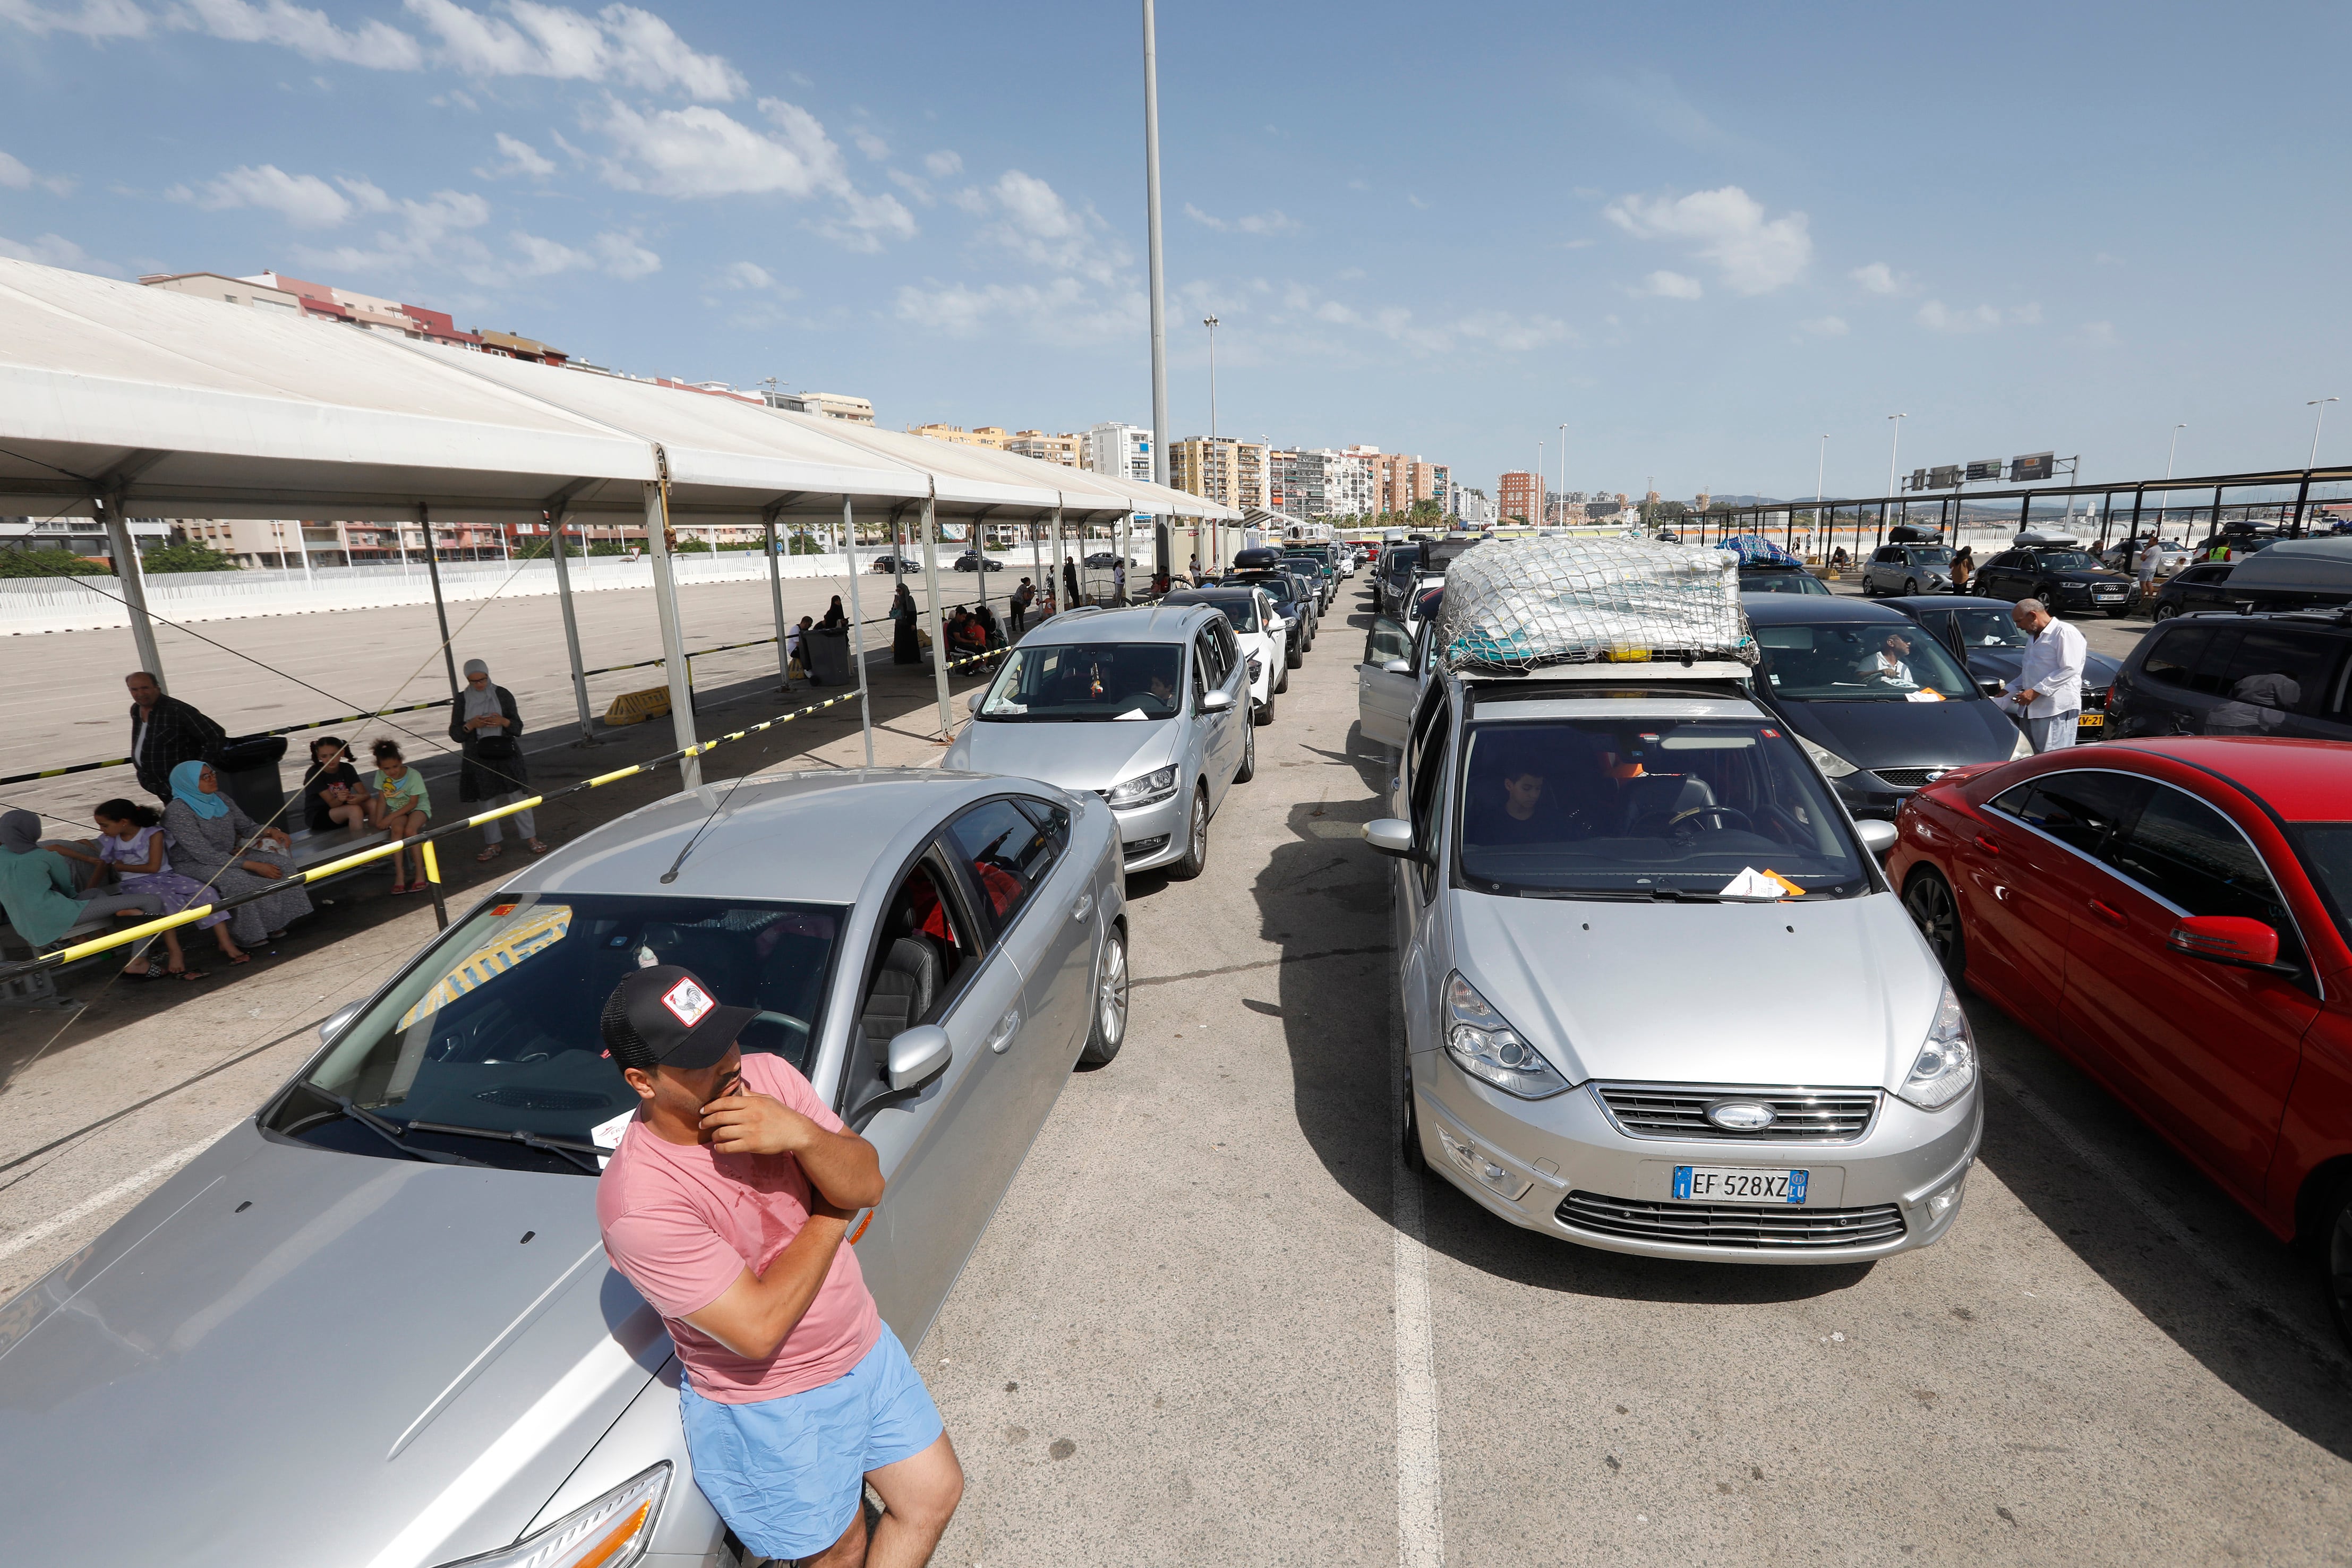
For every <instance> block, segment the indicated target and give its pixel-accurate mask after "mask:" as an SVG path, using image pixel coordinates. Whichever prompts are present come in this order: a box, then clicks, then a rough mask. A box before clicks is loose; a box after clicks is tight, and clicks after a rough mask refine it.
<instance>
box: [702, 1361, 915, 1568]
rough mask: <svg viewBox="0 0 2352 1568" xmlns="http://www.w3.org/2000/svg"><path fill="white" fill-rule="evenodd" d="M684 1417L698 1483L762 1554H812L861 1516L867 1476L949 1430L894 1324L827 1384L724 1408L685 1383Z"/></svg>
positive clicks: (737, 1534) (722, 1515) (729, 1522)
mask: <svg viewBox="0 0 2352 1568" xmlns="http://www.w3.org/2000/svg"><path fill="white" fill-rule="evenodd" d="M677 1404H678V1414H679V1416H681V1417H682V1418H683V1419H684V1421H685V1423H686V1451H687V1454H688V1458H691V1459H692V1460H693V1461H694V1480H695V1484H696V1485H697V1486H699V1487H700V1488H701V1489H702V1495H703V1496H705V1497H707V1498H709V1500H710V1506H711V1507H713V1508H715V1509H717V1510H718V1511H719V1518H721V1519H723V1520H725V1521H727V1527H728V1528H729V1529H730V1530H732V1531H734V1532H735V1537H736V1539H737V1540H739V1541H740V1542H742V1543H743V1544H744V1545H745V1546H747V1547H749V1548H751V1551H753V1552H757V1553H758V1554H759V1555H761V1556H762V1557H782V1558H784V1559H786V1560H788V1561H789V1560H790V1559H793V1558H796V1557H813V1556H814V1555H815V1554H816V1553H818V1552H822V1551H824V1549H825V1548H826V1547H828V1546H830V1545H832V1544H833V1543H834V1542H836V1541H838V1540H840V1539H841V1535H842V1532H843V1531H845V1530H847V1529H848V1528H849V1521H851V1520H853V1519H855V1518H856V1517H857V1511H858V1509H859V1507H860V1506H862V1505H863V1503H864V1500H865V1496H866V1484H865V1478H866V1472H868V1471H869V1470H878V1469H881V1468H882V1467H883V1466H885V1465H895V1464H897V1463H898V1461H899V1460H900V1459H910V1458H914V1457H915V1456H916V1455H917V1454H919V1453H921V1452H922V1451H923V1450H924V1449H925V1448H929V1447H930V1446H931V1445H932V1444H933V1443H936V1442H938V1441H939V1439H940V1433H941V1432H943V1431H944V1430H946V1428H945V1427H943V1426H942V1425H941V1423H940V1412H939V1406H935V1405H933V1404H932V1403H931V1396H930V1391H929V1389H926V1388H925V1387H924V1386H923V1380H922V1378H921V1377H920V1376H919V1375H918V1374H917V1373H916V1371H915V1366H914V1364H913V1363H912V1362H910V1361H908V1359H907V1350H906V1347H905V1346H904V1345H902V1344H900V1343H898V1335H897V1334H894V1333H891V1332H890V1325H889V1324H888V1323H884V1324H883V1325H882V1337H881V1338H879V1339H877V1340H876V1341H875V1342H874V1348H873V1349H872V1350H869V1351H867V1352H866V1357H865V1359H864V1360H862V1361H860V1362H859V1363H858V1364H856V1366H853V1367H851V1368H850V1369H849V1370H848V1371H847V1372H845V1373H843V1374H842V1375H840V1376H839V1377H836V1378H835V1379H834V1380H833V1381H832V1382H831V1383H828V1384H826V1385H824V1386H823V1387H821V1388H810V1389H804V1390H803V1391H802V1392H801V1393H798V1394H787V1395H785V1396H783V1397H782V1398H781V1399H762V1400H759V1401H757V1402H755V1403H752V1404H750V1405H722V1404H720V1403H719V1402H718V1401H717V1400H715V1399H705V1398H704V1397H702V1396H700V1395H699V1394H697V1393H696V1392H695V1391H694V1389H693V1386H692V1385H690V1384H689V1383H688V1381H687V1380H686V1379H685V1378H683V1377H681V1378H680V1379H679V1380H678V1387H677Z"/></svg>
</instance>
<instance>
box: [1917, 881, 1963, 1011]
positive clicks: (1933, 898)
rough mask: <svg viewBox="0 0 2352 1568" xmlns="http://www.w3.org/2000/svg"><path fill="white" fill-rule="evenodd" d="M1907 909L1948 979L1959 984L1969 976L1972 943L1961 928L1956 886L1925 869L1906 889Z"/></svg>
mask: <svg viewBox="0 0 2352 1568" xmlns="http://www.w3.org/2000/svg"><path fill="white" fill-rule="evenodd" d="M1903 908H1904V911H1905V913H1906V914H1908V915H1910V916H1911V923H1912V924H1913V925H1916V926H1917V927H1918V928H1919V935H1920V936H1921V937H1922V938H1924V939H1925V940H1926V942H1927V951H1929V952H1930V953H1933V954H1934V955H1935V956H1936V962H1937V963H1938V964H1940V965H1942V966H1943V969H1944V974H1945V977H1947V978H1948V979H1950V980H1951V981H1953V982H1954V983H1955V984H1957V983H1958V981H1959V980H1960V978H1961V977H1963V976H1965V975H1966V974H1967V973H1968V968H1969V944H1968V936H1967V934H1966V933H1964V932H1963V931H1962V930H1961V929H1960V901H1959V899H1958V896H1957V895H1956V894H1953V892H1952V884H1951V883H1948V882H1946V881H1945V880H1944V873H1941V872H1939V871H1937V869H1936V868H1935V867H1933V866H1921V867H1920V868H1919V869H1918V870H1917V871H1915V872H1913V873H1911V881H1910V882H1909V883H1908V884H1906V886H1905V887H1904V889H1903Z"/></svg>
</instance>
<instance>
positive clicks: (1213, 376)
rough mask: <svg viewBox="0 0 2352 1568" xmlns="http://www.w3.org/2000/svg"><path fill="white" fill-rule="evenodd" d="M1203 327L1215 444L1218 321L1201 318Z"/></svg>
mask: <svg viewBox="0 0 2352 1568" xmlns="http://www.w3.org/2000/svg"><path fill="white" fill-rule="evenodd" d="M1201 325H1202V326H1203V327H1206V328H1207V329H1209V440H1210V441H1211V442H1212V443H1213V442H1214V441H1215V440H1216V439H1217V319H1216V318H1215V317H1214V316H1203V317H1202V318H1201ZM1201 466H1202V467H1203V468H1206V467H1207V466H1208V460H1207V457H1206V455H1203V456H1202V463H1201ZM1201 477H1202V480H1203V481H1205V480H1206V479H1207V478H1208V476H1207V475H1206V474H1203V475H1202V476H1201ZM1203 493H1204V494H1205V492H1203ZM1221 498H1222V497H1221Z"/></svg>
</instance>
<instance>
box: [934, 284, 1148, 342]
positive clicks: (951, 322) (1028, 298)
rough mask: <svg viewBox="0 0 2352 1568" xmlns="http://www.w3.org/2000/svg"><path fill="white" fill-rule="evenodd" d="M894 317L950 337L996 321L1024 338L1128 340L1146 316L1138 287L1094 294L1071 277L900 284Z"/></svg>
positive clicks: (968, 334)
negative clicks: (1029, 281) (1044, 280)
mask: <svg viewBox="0 0 2352 1568" xmlns="http://www.w3.org/2000/svg"><path fill="white" fill-rule="evenodd" d="M897 314H898V319H900V320H901V321H905V322H908V323H909V324H911V325H913V326H917V327H921V328H924V329H928V330H930V331H935V332H939V333H941V334H944V335H945V336H947V337H950V338H971V337H976V336H978V335H979V334H980V333H982V331H984V330H986V329H988V327H989V326H990V325H991V324H992V323H994V322H998V321H1003V322H1007V323H1010V324H1012V325H1013V326H1015V327H1016V328H1018V329H1020V331H1021V333H1022V335H1023V336H1024V338H1033V339H1042V340H1045V341H1048V342H1057V343H1069V344H1091V343H1102V342H1116V341H1119V340H1132V338H1133V336H1134V334H1136V333H1137V332H1139V331H1141V330H1142V329H1143V328H1144V325H1145V323H1146V322H1147V321H1148V320H1149V319H1150V311H1149V310H1148V308H1146V306H1145V304H1144V299H1143V294H1142V291H1141V290H1139V289H1131V288H1130V289H1123V290H1119V291H1118V292H1115V293H1114V294H1113V295H1112V296H1111V297H1110V298H1108V299H1098V298H1096V297H1095V296H1093V295H1092V294H1090V293H1089V292H1088V291H1087V287H1086V286H1085V285H1084V284H1082V283H1080V282H1079V281H1078V280H1077V279H1076V278H1075V277H1057V278H1055V279H1054V280H1053V281H1052V282H1050V283H1047V284H1045V285H1043V286H1039V285H1036V284H1010V285H1008V284H1001V283H992V284H989V285H987V286H986V287H981V288H974V287H971V286H970V285H968V284H962V283H951V284H946V285H940V284H938V283H930V284H929V285H928V286H927V287H913V286H912V285H908V286H907V287H901V288H900V289H899V290H898V309H897Z"/></svg>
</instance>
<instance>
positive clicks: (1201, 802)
mask: <svg viewBox="0 0 2352 1568" xmlns="http://www.w3.org/2000/svg"><path fill="white" fill-rule="evenodd" d="M1208 863H1209V791H1208V790H1207V789H1205V788H1203V789H1195V790H1194V791H1192V821H1190V822H1189V823H1188V824H1187V825H1186V827H1185V829H1184V858H1183V859H1182V860H1180V861H1178V862H1176V863H1175V864H1173V865H1171V866H1170V867H1169V868H1168V875H1169V877H1170V879H1171V881H1175V882H1190V881H1192V879H1193V878H1194V877H1196V876H1198V875H1200V874H1201V873H1202V871H1203V870H1205V869H1206V868H1207V866H1208Z"/></svg>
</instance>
